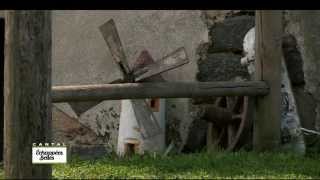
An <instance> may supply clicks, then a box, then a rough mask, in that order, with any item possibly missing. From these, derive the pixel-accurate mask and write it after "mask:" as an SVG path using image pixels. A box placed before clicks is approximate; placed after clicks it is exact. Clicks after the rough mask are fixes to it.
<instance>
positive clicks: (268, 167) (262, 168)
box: [1, 152, 320, 179]
mask: <svg viewBox="0 0 320 180" xmlns="http://www.w3.org/2000/svg"><path fill="white" fill-rule="evenodd" d="M1 176H2V177H3V170H2V169H1ZM53 176H54V177H55V178H91V179H92V178H188V179H190V178H242V179H243V178H254V179H257V178H263V179H265V178H275V179H279V178H282V179H283V178H299V179H306V178H317V179H319V178H320V155H316V156H313V157H300V156H295V155H292V154H284V153H277V154H271V153H263V154H258V153H253V152H249V153H248V152H237V153H225V152H224V153H223V152H217V153H214V154H206V153H197V154H183V155H174V156H169V157H161V156H158V157H152V156H133V157H131V158H121V159H120V158H117V157H116V156H106V157H104V158H100V159H97V160H81V159H79V158H76V157H73V158H72V159H70V161H69V162H68V164H59V165H53Z"/></svg>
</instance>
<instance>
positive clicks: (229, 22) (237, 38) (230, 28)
mask: <svg viewBox="0 0 320 180" xmlns="http://www.w3.org/2000/svg"><path fill="white" fill-rule="evenodd" d="M254 23H255V19H254V17H253V16H246V15H245V16H235V17H231V18H227V19H225V20H224V21H222V22H219V23H216V24H215V25H214V26H213V27H211V29H210V33H209V34H210V38H211V41H212V44H211V46H210V47H209V52H210V53H213V52H226V51H232V52H237V53H241V52H242V44H243V38H244V36H245V35H246V33H247V32H248V31H249V30H250V29H251V28H252V27H254Z"/></svg>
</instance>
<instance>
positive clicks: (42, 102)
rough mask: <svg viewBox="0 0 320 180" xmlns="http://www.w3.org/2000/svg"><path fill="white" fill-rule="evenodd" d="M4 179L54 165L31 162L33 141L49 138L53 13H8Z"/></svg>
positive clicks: (37, 174) (45, 171) (47, 171)
mask: <svg viewBox="0 0 320 180" xmlns="http://www.w3.org/2000/svg"><path fill="white" fill-rule="evenodd" d="M5 32H6V35H5V79H4V81H5V82H4V83H5V86H4V87H5V90H4V96H5V103H4V104H5V109H4V118H5V124H4V132H5V134H4V136H5V139H4V143H5V147H4V170H5V178H14V179H16V178H49V177H51V165H35V164H32V153H31V152H32V151H31V150H32V143H39V142H50V133H51V132H50V131H51V126H50V125H51V123H50V122H51V14H50V12H49V11H7V12H6V15H5Z"/></svg>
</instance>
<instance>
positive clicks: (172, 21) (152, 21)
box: [52, 10, 208, 148]
mask: <svg viewBox="0 0 320 180" xmlns="http://www.w3.org/2000/svg"><path fill="white" fill-rule="evenodd" d="M111 18H113V19H114V20H115V22H116V25H117V27H118V30H119V34H120V38H121V40H122V43H123V45H124V50H125V52H126V55H127V57H128V61H129V63H130V65H132V63H133V62H134V60H135V59H136V58H137V57H138V55H139V53H140V52H141V51H142V50H143V49H147V50H148V51H149V52H150V54H151V55H152V56H153V58H154V59H156V60H157V59H160V58H161V57H163V56H164V55H166V54H168V53H170V52H172V51H174V50H175V49H177V48H179V47H181V46H184V47H185V48H186V51H187V55H188V57H189V59H190V63H189V64H188V65H185V66H183V67H181V68H179V69H176V70H173V71H170V72H167V73H165V74H163V75H164V78H165V79H166V80H167V81H195V75H196V73H197V71H198V70H197V63H196V60H197V58H198V56H197V53H196V49H197V47H198V46H199V45H200V43H203V42H206V41H207V40H208V37H207V36H208V32H207V27H206V25H205V23H204V22H203V21H202V19H201V11H167V10H166V11H155V10H152V11H150V10H146V11H119V10H112V11H53V12H52V23H53V24H52V27H53V30H52V32H53V34H52V37H53V62H52V63H53V65H52V68H53V70H52V72H53V74H52V78H53V79H52V82H53V85H75V84H94V83H108V82H110V81H111V80H114V79H115V78H116V77H117V76H120V74H119V71H118V69H117V68H116V66H115V64H114V62H113V61H112V59H111V55H110V52H109V50H108V48H107V45H106V43H105V42H104V40H103V37H102V35H101V34H100V32H99V29H98V27H99V26H100V25H102V24H103V23H105V22H106V21H108V20H109V19H111ZM188 101H189V100H188V99H170V100H168V104H167V108H168V109H167V112H168V113H167V124H169V125H170V124H174V123H171V122H173V121H174V122H175V123H176V124H178V126H177V127H175V128H178V129H179V132H180V133H179V135H178V136H179V137H178V139H180V142H179V143H177V145H178V146H179V147H178V148H181V147H182V146H183V144H184V143H185V141H186V137H187V134H188V126H189V125H190V123H191V122H192V119H191V118H190V116H189V102H188ZM57 107H58V108H59V109H60V110H62V111H63V112H64V113H65V114H69V115H71V116H77V115H75V113H74V112H73V110H72V108H70V106H69V105H68V104H66V103H62V104H59V105H57ZM119 111H120V105H119V101H103V102H102V103H100V104H98V105H94V106H93V107H92V108H90V109H89V110H88V111H86V112H84V113H82V114H80V115H79V116H78V117H76V118H77V119H78V120H79V122H81V123H82V124H83V125H85V126H87V127H89V128H90V129H91V130H92V131H93V132H95V134H96V135H97V136H101V138H102V139H104V142H105V143H106V144H108V145H110V146H114V145H116V140H117V130H118V126H119ZM175 130H177V129H175Z"/></svg>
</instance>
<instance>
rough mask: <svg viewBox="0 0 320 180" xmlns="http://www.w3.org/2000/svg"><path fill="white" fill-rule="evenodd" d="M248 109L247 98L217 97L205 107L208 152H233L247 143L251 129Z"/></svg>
mask: <svg viewBox="0 0 320 180" xmlns="http://www.w3.org/2000/svg"><path fill="white" fill-rule="evenodd" d="M248 107H249V98H248V96H232V97H231V96H223V97H218V98H216V100H215V101H214V104H211V105H207V106H206V107H205V113H204V118H205V119H206V120H207V121H209V123H208V131H207V148H208V151H212V150H217V149H225V150H227V151H233V150H235V149H239V148H240V147H242V146H243V145H245V144H247V143H248V140H249V139H248V138H249V137H250V134H251V131H250V128H251V127H252V122H251V120H250V115H249V112H248Z"/></svg>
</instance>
